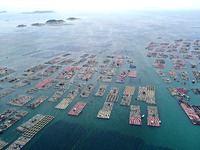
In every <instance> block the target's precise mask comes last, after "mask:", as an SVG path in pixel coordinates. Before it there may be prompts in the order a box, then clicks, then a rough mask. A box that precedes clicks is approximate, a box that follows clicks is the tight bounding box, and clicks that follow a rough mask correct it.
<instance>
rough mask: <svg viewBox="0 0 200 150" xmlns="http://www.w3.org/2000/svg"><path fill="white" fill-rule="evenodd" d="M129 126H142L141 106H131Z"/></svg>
mask: <svg viewBox="0 0 200 150" xmlns="http://www.w3.org/2000/svg"><path fill="white" fill-rule="evenodd" d="M129 124H130V125H137V126H141V125H142V120H141V115H140V106H135V105H131V106H130V116H129Z"/></svg>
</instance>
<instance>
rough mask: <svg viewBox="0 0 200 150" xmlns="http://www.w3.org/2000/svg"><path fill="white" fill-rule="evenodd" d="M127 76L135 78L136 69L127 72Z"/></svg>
mask: <svg viewBox="0 0 200 150" xmlns="http://www.w3.org/2000/svg"><path fill="white" fill-rule="evenodd" d="M128 77H129V78H136V77H137V71H130V72H129V74H128Z"/></svg>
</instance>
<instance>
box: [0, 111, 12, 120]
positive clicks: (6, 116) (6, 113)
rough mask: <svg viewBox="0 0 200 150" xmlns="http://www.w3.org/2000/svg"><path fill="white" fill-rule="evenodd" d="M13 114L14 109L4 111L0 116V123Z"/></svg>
mask: <svg viewBox="0 0 200 150" xmlns="http://www.w3.org/2000/svg"><path fill="white" fill-rule="evenodd" d="M14 112H15V110H14V109H7V110H6V111H4V112H3V113H1V114H0V121H3V120H5V119H6V118H8V117H9V116H11V115H12V114H13V113H14Z"/></svg>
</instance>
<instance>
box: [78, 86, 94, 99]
mask: <svg viewBox="0 0 200 150" xmlns="http://www.w3.org/2000/svg"><path fill="white" fill-rule="evenodd" d="M94 86H95V85H94V84H88V85H87V87H86V88H85V90H84V91H83V92H82V93H81V95H80V97H88V96H89V95H90V93H91V92H92V90H93V88H94Z"/></svg>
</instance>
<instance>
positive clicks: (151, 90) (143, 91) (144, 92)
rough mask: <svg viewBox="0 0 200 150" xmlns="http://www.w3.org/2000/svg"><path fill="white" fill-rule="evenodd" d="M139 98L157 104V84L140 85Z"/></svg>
mask: <svg viewBox="0 0 200 150" xmlns="http://www.w3.org/2000/svg"><path fill="white" fill-rule="evenodd" d="M137 100H139V101H145V102H146V103H148V104H154V105H156V100H155V86H146V87H139V91H138V97H137Z"/></svg>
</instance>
